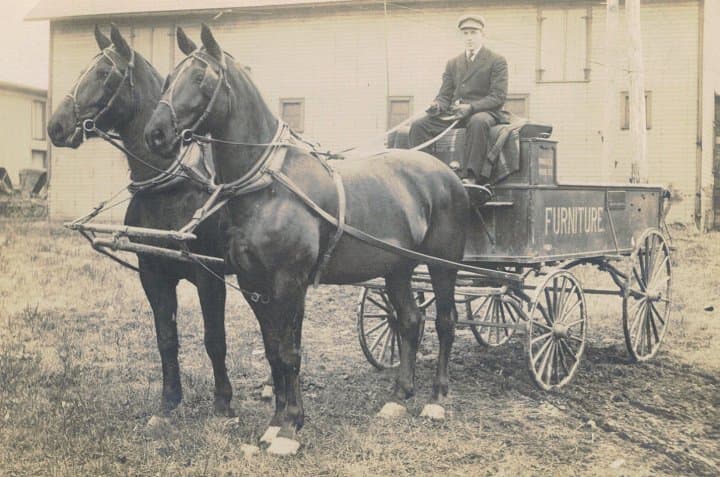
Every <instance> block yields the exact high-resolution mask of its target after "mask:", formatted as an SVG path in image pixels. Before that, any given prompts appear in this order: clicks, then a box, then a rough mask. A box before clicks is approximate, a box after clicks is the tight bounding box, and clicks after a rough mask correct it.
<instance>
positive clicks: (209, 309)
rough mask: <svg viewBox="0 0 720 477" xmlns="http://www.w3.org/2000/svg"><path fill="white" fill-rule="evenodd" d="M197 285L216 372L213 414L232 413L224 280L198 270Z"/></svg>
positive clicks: (229, 414) (207, 339)
mask: <svg viewBox="0 0 720 477" xmlns="http://www.w3.org/2000/svg"><path fill="white" fill-rule="evenodd" d="M196 285H197V291H198V296H199V298H200V307H201V308H202V314H203V323H204V326H205V350H206V351H207V354H208V356H209V357H210V362H211V363H212V367H213V374H214V376H215V404H214V406H215V414H217V415H220V416H228V417H232V416H233V415H234V413H233V410H232V408H231V407H230V400H231V399H232V386H231V385H230V379H229V378H228V374H227V368H226V366H225V356H226V355H227V344H226V342H225V295H226V291H225V283H223V282H222V281H220V280H218V279H217V278H215V277H213V276H212V275H210V274H209V273H206V272H204V271H200V272H199V273H198V275H197V281H196Z"/></svg>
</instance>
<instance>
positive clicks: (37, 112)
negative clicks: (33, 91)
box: [31, 101, 45, 140]
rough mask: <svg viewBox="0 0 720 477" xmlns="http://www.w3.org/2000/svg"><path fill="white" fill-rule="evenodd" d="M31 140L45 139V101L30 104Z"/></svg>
mask: <svg viewBox="0 0 720 477" xmlns="http://www.w3.org/2000/svg"><path fill="white" fill-rule="evenodd" d="M31 121H32V138H33V139H41V140H42V139H45V101H33V102H32V112H31Z"/></svg>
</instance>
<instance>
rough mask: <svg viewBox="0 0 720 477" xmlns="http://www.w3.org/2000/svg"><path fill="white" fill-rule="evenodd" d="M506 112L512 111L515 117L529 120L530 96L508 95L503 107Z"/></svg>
mask: <svg viewBox="0 0 720 477" xmlns="http://www.w3.org/2000/svg"><path fill="white" fill-rule="evenodd" d="M503 109H504V110H505V111H510V112H511V113H513V114H514V115H515V116H520V117H521V118H527V117H528V116H529V114H530V113H529V111H528V95H527V94H508V95H507V98H505V105H504V106H503Z"/></svg>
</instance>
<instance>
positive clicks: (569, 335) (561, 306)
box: [526, 270, 587, 391]
mask: <svg viewBox="0 0 720 477" xmlns="http://www.w3.org/2000/svg"><path fill="white" fill-rule="evenodd" d="M528 317H529V320H528V323H527V335H526V349H527V353H528V365H529V366H528V369H529V371H530V376H531V377H532V378H533V380H534V381H535V383H536V384H537V385H538V386H539V387H540V388H541V389H544V390H546V391H548V390H551V389H557V388H561V387H562V386H564V385H566V384H567V383H569V382H570V381H571V380H572V378H573V377H574V376H575V373H576V372H577V369H578V367H579V364H580V361H581V359H582V355H583V353H584V352H585V344H586V338H587V305H586V303H585V294H584V292H583V290H582V287H581V286H580V282H579V281H578V279H577V278H575V276H574V275H573V274H572V273H570V272H569V271H567V270H558V271H555V272H553V273H551V274H550V275H548V276H547V278H546V279H545V280H544V281H543V282H542V284H541V285H540V286H539V287H538V288H537V292H536V295H535V299H534V300H533V304H532V308H531V310H530V313H529V315H528Z"/></svg>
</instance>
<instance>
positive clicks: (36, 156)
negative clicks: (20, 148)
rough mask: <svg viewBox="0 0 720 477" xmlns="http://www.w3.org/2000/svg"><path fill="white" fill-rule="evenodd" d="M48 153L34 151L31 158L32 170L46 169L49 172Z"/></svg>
mask: <svg viewBox="0 0 720 477" xmlns="http://www.w3.org/2000/svg"><path fill="white" fill-rule="evenodd" d="M47 166H48V164H47V152H45V151H40V150H37V149H33V150H32V156H31V158H30V167H31V168H32V169H45V170H47V168H48V167H47Z"/></svg>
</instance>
